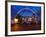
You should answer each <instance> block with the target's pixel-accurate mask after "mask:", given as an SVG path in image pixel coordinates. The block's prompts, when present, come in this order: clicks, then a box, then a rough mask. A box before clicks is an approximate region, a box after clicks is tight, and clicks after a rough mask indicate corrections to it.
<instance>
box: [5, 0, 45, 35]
mask: <svg viewBox="0 0 46 37" xmlns="http://www.w3.org/2000/svg"><path fill="white" fill-rule="evenodd" d="M8 2H21V3H35V4H43V5H44V16H43V17H44V33H35V34H18V35H8V28H7V24H8V23H7V21H8V20H7V19H8V14H7V13H8V12H7V9H8V8H7V6H8V4H7V3H8ZM41 34H45V3H44V2H27V1H5V36H24V35H41Z"/></svg>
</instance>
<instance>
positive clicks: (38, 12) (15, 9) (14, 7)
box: [11, 5, 41, 18]
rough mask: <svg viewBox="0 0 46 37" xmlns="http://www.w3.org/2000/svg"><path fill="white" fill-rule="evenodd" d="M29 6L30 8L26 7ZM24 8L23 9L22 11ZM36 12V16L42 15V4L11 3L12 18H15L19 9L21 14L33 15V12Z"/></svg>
mask: <svg viewBox="0 0 46 37" xmlns="http://www.w3.org/2000/svg"><path fill="white" fill-rule="evenodd" d="M24 8H28V9H30V10H28V9H24ZM21 9H23V10H22V11H20V10H21ZM32 10H33V11H34V12H35V16H39V17H41V7H40V6H20V5H11V18H14V17H15V16H16V14H17V13H18V11H20V13H19V14H20V15H21V16H33V12H32Z"/></svg>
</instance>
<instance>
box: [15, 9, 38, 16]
mask: <svg viewBox="0 0 46 37" xmlns="http://www.w3.org/2000/svg"><path fill="white" fill-rule="evenodd" d="M23 10H29V11H32V13H33V14H35V15H37V14H36V13H35V12H34V11H33V10H32V9H30V8H22V9H20V10H19V11H18V12H17V14H16V16H17V15H18V14H19V13H21V11H23Z"/></svg>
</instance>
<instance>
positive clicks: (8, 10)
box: [5, 1, 45, 36]
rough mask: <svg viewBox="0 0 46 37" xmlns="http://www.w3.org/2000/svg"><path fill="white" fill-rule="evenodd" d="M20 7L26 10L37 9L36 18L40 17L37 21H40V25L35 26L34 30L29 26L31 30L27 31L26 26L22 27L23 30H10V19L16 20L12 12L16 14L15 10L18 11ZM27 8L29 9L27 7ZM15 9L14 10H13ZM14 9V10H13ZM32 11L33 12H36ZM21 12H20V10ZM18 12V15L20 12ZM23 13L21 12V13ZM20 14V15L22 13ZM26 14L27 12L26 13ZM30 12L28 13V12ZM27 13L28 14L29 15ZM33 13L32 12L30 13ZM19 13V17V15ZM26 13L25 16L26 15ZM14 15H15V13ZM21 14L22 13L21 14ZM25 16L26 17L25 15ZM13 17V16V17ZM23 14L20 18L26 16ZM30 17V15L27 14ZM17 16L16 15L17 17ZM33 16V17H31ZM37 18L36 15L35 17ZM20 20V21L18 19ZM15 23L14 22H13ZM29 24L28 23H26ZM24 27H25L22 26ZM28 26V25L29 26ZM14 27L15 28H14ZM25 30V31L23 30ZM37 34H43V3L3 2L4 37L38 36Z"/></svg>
mask: <svg viewBox="0 0 46 37" xmlns="http://www.w3.org/2000/svg"><path fill="white" fill-rule="evenodd" d="M21 6H24V7H22V8H24V9H25V8H26V9H27V10H28V9H29V8H33V9H36V10H38V9H39V12H40V13H38V16H39V17H40V18H39V20H41V21H40V25H39V26H38V28H37V26H36V28H35V27H34V26H31V27H32V28H31V29H32V30H30V29H29V30H26V29H28V28H27V27H28V25H26V26H27V27H24V28H23V30H14V28H13V30H12V27H11V20H12V18H13V19H14V18H16V17H14V16H16V15H14V13H13V12H17V10H16V9H18V10H20V9H19V8H21ZM28 6H29V7H28ZM15 8H16V9H15ZM13 9H15V10H13ZM33 9H32V10H33ZM36 10H34V12H38V11H36ZM20 11H21V10H20ZM20 11H18V13H19V12H20ZM22 12H23V11H22ZM22 12H21V13H22ZM27 12H28V11H27ZM29 12H30V11H29ZM29 12H28V13H29ZM32 12H33V11H32ZM21 13H20V15H21ZM28 13H27V14H28ZM15 14H16V13H15ZM22 14H23V13H22ZM27 14H26V15H27ZM13 15H14V16H13ZM26 15H24V14H23V16H22V17H24V16H26ZM29 15H30V16H31V14H29ZM17 16H18V15H17ZM32 16H33V15H32ZM35 16H36V17H37V15H35ZM19 20H20V19H19ZM15 21H16V20H15ZM15 23H16V22H15ZM28 24H30V23H28ZM24 26H25V25H24ZM29 26H30V25H29ZM15 27H16V26H15ZM24 29H25V30H24ZM38 34H45V3H43V2H24V1H6V2H5V36H22V35H38Z"/></svg>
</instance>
